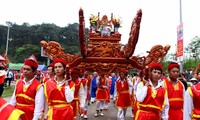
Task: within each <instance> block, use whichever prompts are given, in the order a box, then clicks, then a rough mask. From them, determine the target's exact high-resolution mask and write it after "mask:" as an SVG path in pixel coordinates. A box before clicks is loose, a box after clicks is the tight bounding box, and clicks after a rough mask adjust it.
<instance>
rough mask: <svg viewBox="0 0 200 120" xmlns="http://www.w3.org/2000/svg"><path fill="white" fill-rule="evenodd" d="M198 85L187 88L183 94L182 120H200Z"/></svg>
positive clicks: (199, 84) (199, 85) (199, 88)
mask: <svg viewBox="0 0 200 120" xmlns="http://www.w3.org/2000/svg"><path fill="white" fill-rule="evenodd" d="M199 101H200V83H198V84H196V85H193V86H191V87H189V88H188V89H187V91H186V93H185V101H184V120H199V119H200V104H199Z"/></svg>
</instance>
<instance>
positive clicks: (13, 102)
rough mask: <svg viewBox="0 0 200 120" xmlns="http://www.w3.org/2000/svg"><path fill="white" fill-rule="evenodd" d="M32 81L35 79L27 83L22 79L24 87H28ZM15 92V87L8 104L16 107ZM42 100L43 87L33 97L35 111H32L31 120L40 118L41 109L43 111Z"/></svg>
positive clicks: (41, 114)
mask: <svg viewBox="0 0 200 120" xmlns="http://www.w3.org/2000/svg"><path fill="white" fill-rule="evenodd" d="M34 79H35V78H33V79H31V80H29V81H28V82H26V81H25V79H24V80H23V82H24V85H25V87H28V86H29V85H30V84H31V83H32V82H33V80H34ZM15 92H16V87H15V90H14V92H13V95H12V97H11V99H10V104H11V105H12V106H16V104H17V100H16V96H15ZM44 100H45V97H44V88H43V86H41V87H40V88H39V89H38V91H37V92H36V95H35V109H34V114H33V120H38V119H40V118H42V116H43V109H44Z"/></svg>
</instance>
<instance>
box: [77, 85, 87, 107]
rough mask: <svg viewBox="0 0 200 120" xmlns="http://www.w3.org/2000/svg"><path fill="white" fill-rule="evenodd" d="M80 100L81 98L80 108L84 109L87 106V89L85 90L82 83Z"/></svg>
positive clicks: (79, 94)
mask: <svg viewBox="0 0 200 120" xmlns="http://www.w3.org/2000/svg"><path fill="white" fill-rule="evenodd" d="M78 98H79V102H80V108H83V107H84V106H85V100H86V93H85V89H84V87H83V84H82V83H81V85H80V89H79V92H78Z"/></svg>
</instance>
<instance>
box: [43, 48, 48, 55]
mask: <svg viewBox="0 0 200 120" xmlns="http://www.w3.org/2000/svg"><path fill="white" fill-rule="evenodd" d="M41 56H42V57H48V56H47V54H46V51H45V50H44V48H43V47H41Z"/></svg>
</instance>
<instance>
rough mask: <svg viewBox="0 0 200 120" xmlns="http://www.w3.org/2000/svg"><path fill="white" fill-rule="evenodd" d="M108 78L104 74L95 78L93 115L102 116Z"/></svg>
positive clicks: (106, 97) (106, 96) (106, 95)
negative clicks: (94, 109)
mask: <svg viewBox="0 0 200 120" xmlns="http://www.w3.org/2000/svg"><path fill="white" fill-rule="evenodd" d="M107 89H108V78H107V76H106V75H105V74H101V76H100V77H99V79H98V80H97V91H96V113H95V115H94V116H95V117H97V116H99V115H101V116H103V113H102V111H103V108H104V103H105V102H106V100H107V99H108V93H107Z"/></svg>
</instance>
